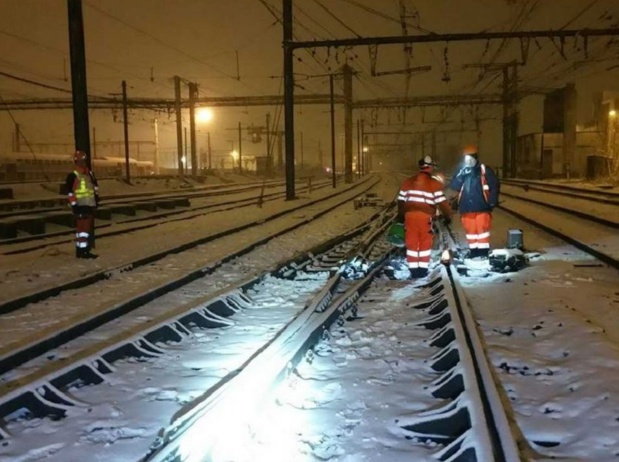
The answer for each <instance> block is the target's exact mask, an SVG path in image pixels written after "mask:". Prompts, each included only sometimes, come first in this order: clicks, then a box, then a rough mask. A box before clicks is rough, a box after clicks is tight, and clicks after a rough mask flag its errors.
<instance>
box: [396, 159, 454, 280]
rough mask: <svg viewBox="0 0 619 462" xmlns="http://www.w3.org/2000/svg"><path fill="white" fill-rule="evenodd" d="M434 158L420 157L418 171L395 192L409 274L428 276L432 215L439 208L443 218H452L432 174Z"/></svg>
mask: <svg viewBox="0 0 619 462" xmlns="http://www.w3.org/2000/svg"><path fill="white" fill-rule="evenodd" d="M435 167H436V163H435V162H434V159H432V157H430V156H425V157H423V158H422V159H421V160H419V173H418V174H417V175H415V176H413V177H411V178H409V179H407V180H406V181H405V182H404V183H403V184H402V187H401V188H400V194H399V195H398V217H399V218H400V220H403V221H404V225H405V228H406V234H405V244H406V260H407V262H408V267H409V269H410V273H411V277H413V278H422V277H425V276H427V274H428V268H429V266H430V256H431V252H432V240H433V239H432V238H433V236H432V218H433V217H434V216H435V215H436V211H437V208H439V209H440V211H441V213H442V215H443V218H444V220H445V221H446V222H447V223H449V222H450V221H451V214H452V211H451V208H450V207H449V203H448V202H447V198H446V197H445V194H444V193H443V187H444V185H443V183H441V182H440V181H439V180H437V179H436V178H434V177H433V176H432V172H433V171H434V168H435Z"/></svg>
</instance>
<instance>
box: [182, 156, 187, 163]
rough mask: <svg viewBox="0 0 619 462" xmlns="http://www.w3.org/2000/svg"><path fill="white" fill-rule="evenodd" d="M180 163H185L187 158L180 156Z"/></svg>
mask: <svg viewBox="0 0 619 462" xmlns="http://www.w3.org/2000/svg"><path fill="white" fill-rule="evenodd" d="M181 163H182V164H183V165H185V164H186V163H187V158H186V157H185V156H183V157H181Z"/></svg>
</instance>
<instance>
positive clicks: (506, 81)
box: [502, 62, 518, 178]
mask: <svg viewBox="0 0 619 462" xmlns="http://www.w3.org/2000/svg"><path fill="white" fill-rule="evenodd" d="M502 71H503V177H504V178H515V177H516V176H517V173H518V166H517V156H516V151H517V143H518V63H516V62H513V63H510V64H506V65H503V66H502Z"/></svg>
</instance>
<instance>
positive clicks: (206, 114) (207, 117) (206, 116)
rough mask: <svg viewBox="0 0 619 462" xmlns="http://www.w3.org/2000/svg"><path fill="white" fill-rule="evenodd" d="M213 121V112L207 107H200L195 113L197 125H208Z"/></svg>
mask: <svg viewBox="0 0 619 462" xmlns="http://www.w3.org/2000/svg"><path fill="white" fill-rule="evenodd" d="M211 120H213V111H212V110H211V109H210V108H207V107H201V108H199V109H198V110H197V111H196V121H198V122H199V123H203V124H205V123H208V122H210V121H211Z"/></svg>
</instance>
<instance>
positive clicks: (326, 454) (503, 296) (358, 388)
mask: <svg viewBox="0 0 619 462" xmlns="http://www.w3.org/2000/svg"><path fill="white" fill-rule="evenodd" d="M397 186H398V185H397V184H396V183H395V182H393V181H391V182H390V183H387V182H386V183H385V184H384V185H383V186H382V188H381V189H380V194H381V195H382V196H383V197H385V198H389V199H391V198H392V197H393V196H394V194H395V192H396V190H397ZM510 206H511V205H510ZM518 207H520V208H521V209H520V211H521V212H522V213H525V214H526V215H533V217H532V218H535V219H537V220H538V221H540V222H545V223H547V222H548V220H549V218H550V217H551V215H550V214H549V213H548V211H547V209H541V208H539V207H534V206H528V205H518ZM363 213H365V212H364V210H363V209H360V210H357V211H355V210H353V209H352V206H351V207H350V209H349V210H348V211H347V212H346V215H347V219H346V220H343V219H342V215H338V214H333V215H332V216H331V217H329V218H324V221H321V222H320V223H319V226H321V227H322V228H325V229H326V228H329V226H330V225H328V224H327V223H329V219H331V220H334V221H335V222H336V223H339V225H342V224H343V223H346V225H352V224H353V222H354V219H353V218H355V216H356V215H358V218H359V220H361V219H362V218H363ZM226 217H228V216H226ZM229 217H230V218H229V219H230V220H236V219H238V217H234V214H230V215H229ZM222 219H223V218H222ZM227 219H228V218H226V220H227ZM454 221H455V223H454V225H455V228H456V230H458V231H459V232H460V235H462V233H461V231H460V230H459V227H458V223H457V220H454ZM548 224H549V225H552V223H548ZM205 226H206V225H205ZM509 228H519V229H522V230H523V231H524V237H525V246H526V248H527V250H528V252H529V256H530V257H531V262H530V265H529V267H527V268H526V269H524V270H522V271H520V272H518V273H511V274H495V273H487V272H484V271H479V272H472V273H471V276H468V277H463V278H461V282H462V284H463V286H464V289H465V293H466V294H467V297H468V298H469V300H470V303H471V305H472V308H473V311H474V315H475V316H476V318H477V319H478V322H479V326H480V330H481V331H482V333H483V334H484V336H485V342H486V345H487V347H488V351H489V358H490V361H491V363H492V365H493V366H494V368H493V370H494V373H495V375H496V378H497V380H499V381H500V383H501V386H502V390H503V393H504V397H505V402H506V404H507V406H508V412H509V413H510V414H511V415H512V416H513V417H514V418H515V421H516V424H517V425H518V429H519V431H521V432H522V434H523V435H524V437H525V438H526V440H527V441H528V444H529V445H530V447H529V449H528V456H529V457H530V458H531V460H534V459H539V458H543V457H555V458H557V459H558V460H570V461H588V462H589V461H590V462H602V461H610V460H616V459H617V457H618V454H619V431H618V430H619V393H618V392H619V386H617V385H616V384H615V383H614V380H613V378H614V375H615V370H616V368H617V366H618V365H619V310H618V308H619V284H618V279H617V278H618V276H619V275H618V274H617V271H616V270H614V269H609V268H608V267H606V266H605V265H601V264H600V263H599V262H597V261H596V260H594V259H592V258H591V257H588V256H587V255H585V254H583V253H582V252H580V251H579V250H577V249H575V248H573V247H572V246H569V245H565V244H564V243H562V242H560V241H558V240H557V239H555V238H553V237H550V236H548V235H547V234H545V233H543V232H540V231H537V230H535V229H534V228H532V227H531V226H529V225H526V224H524V223H522V222H518V221H516V220H515V219H514V218H513V217H511V216H509V215H507V214H505V213H503V212H501V211H498V210H497V211H496V212H495V213H494V233H493V236H492V245H493V246H494V247H495V248H496V247H501V246H503V245H504V244H505V241H506V236H507V229H509ZM572 228H573V230H574V232H582V231H579V228H580V225H579V224H578V223H577V222H576V221H575V222H574V223H573V224H572ZM308 229H309V228H308ZM333 229H342V228H341V227H339V228H338V227H336V226H335V227H334V228H333ZM177 232H178V234H182V233H183V230H180V229H179V230H174V231H173V232H171V233H169V234H170V235H174V236H176V234H177ZM314 232H316V233H318V234H319V232H318V231H309V233H310V234H312V235H313V233H314ZM340 232H341V231H340ZM315 237H316V239H315V240H320V239H322V238H326V237H327V236H326V234H325V235H323V236H320V235H317V236H315ZM583 238H586V239H588V241H589V242H591V243H593V244H596V243H597V244H599V245H605V246H606V248H612V249H615V248H616V249H619V237H618V236H613V235H611V234H609V233H606V234H604V235H601V234H600V233H597V234H593V233H591V232H589V233H588V234H587V235H585V236H583ZM296 239H297V244H298V242H299V238H298V237H297V238H296ZM315 240H312V242H314V241H315ZM140 243H141V244H142V243H145V246H147V247H148V244H146V241H145V240H142V239H141V240H140ZM308 244H309V242H308ZM229 245H230V244H227V245H226V248H228V247H229ZM309 246H310V245H308V247H309ZM138 247H141V246H135V245H133V246H131V245H130V244H128V242H126V241H123V240H120V239H119V240H118V241H115V242H114V243H111V241H110V244H109V247H108V248H107V249H106V252H104V254H105V255H108V254H110V253H112V254H114V253H115V250H116V252H118V250H119V249H123V250H122V252H125V251H126V252H127V253H131V252H135V248H138ZM291 247H293V248H294V245H293V246H291ZM271 250H272V251H271V252H270V253H268V254H265V256H264V257H263V259H264V260H271V263H272V262H273V261H274V260H277V259H281V258H283V257H284V255H286V254H285V253H280V251H279V250H278V248H277V247H276V246H275V247H273V248H272V249H271ZM258 261H259V260H258ZM97 262H99V260H98V261H97ZM31 264H32V270H33V271H34V270H36V264H35V262H34V261H33V262H32V263H31ZM232 266H234V265H232ZM259 267H260V265H259V264H258V263H256V266H254V269H256V270H258V269H259ZM120 277H121V278H122V276H120ZM130 281H131V280H130V279H125V283H129V282H130ZM314 284H315V281H313V282H308V283H307V285H306V286H303V287H298V288H296V289H294V290H296V291H297V292H298V293H299V294H303V293H308V291H311V290H312V287H314ZM374 288H375V290H377V291H378V292H377V294H379V295H376V296H374V297H372V298H369V297H366V298H365V299H364V300H362V301H361V302H360V303H359V312H358V316H359V319H356V320H354V321H352V322H349V323H346V324H344V326H342V327H334V328H333V330H332V337H331V338H330V339H328V340H327V341H325V342H323V343H322V344H321V345H320V346H319V347H318V348H317V351H316V353H317V354H316V356H315V358H314V360H313V361H312V362H311V363H302V364H301V365H300V366H299V368H298V370H297V371H296V373H295V374H294V375H292V376H291V377H290V379H289V380H288V381H286V382H285V383H284V384H283V385H282V387H281V389H280V390H279V393H277V395H276V401H275V402H274V403H273V405H272V406H267V407H266V408H265V410H264V414H263V415H262V419H260V421H259V422H257V423H256V424H255V427H254V428H253V430H254V434H253V439H252V441H251V443H252V444H253V446H251V451H252V452H251V454H250V455H251V458H247V457H249V456H247V452H245V453H241V454H238V456H235V457H236V458H230V457H228V458H225V455H222V459H220V460H228V461H230V460H233V461H235V462H241V461H245V460H252V461H263V460H264V461H266V460H268V461H275V462H279V461H282V462H283V461H299V462H300V461H308V462H309V461H315V460H330V461H334V462H335V461H337V462H344V461H345V462H356V461H398V460H415V461H425V460H428V461H430V460H434V458H433V456H432V453H433V452H434V451H436V449H437V448H436V447H433V446H432V445H427V444H425V443H420V442H416V441H411V440H408V439H406V437H405V434H404V433H403V432H402V431H401V430H400V429H399V426H398V425H397V424H398V420H396V419H406V418H407V417H408V416H411V415H414V414H415V413H417V412H419V411H422V410H424V409H427V408H428V407H430V406H435V405H436V403H437V401H436V400H434V399H433V398H432V397H431V396H430V394H429V392H428V390H426V389H425V388H424V384H429V383H430V382H431V381H432V380H433V379H435V378H436V373H434V372H432V371H431V370H429V368H428V367H427V365H426V364H425V363H424V360H425V359H427V358H428V357H429V356H430V354H428V351H427V350H428V349H429V347H427V345H425V344H423V343H419V342H420V341H423V339H424V338H426V337H425V336H427V335H428V332H427V331H425V330H423V329H418V328H411V327H410V325H411V323H413V322H415V321H416V320H418V319H419V317H420V316H422V313H420V312H419V311H416V310H410V309H405V307H406V304H407V302H409V301H410V300H411V297H413V296H416V295H418V294H419V293H421V292H422V289H419V288H417V287H415V284H414V283H412V282H410V281H387V280H384V281H377V282H376V283H375V284H374ZM289 295H291V294H290V293H287V294H282V298H284V296H289ZM170 303H172V304H174V303H177V302H176V301H172V300H171V301H170ZM264 308H265V307H263V309H262V310H261V311H260V315H261V316H264V317H262V318H261V319H260V322H261V323H262V325H263V327H264V326H271V325H276V324H277V323H278V322H281V321H278V318H277V316H279V314H277V313H279V310H276V309H273V310H269V309H268V307H266V310H265V309H264ZM252 313H253V311H248V312H247V313H244V314H243V315H244V316H251V315H252ZM271 313H272V318H271ZM258 331H259V329H258V328H256V329H249V330H248V331H247V338H248V339H249V338H257V337H258V335H257V336H254V335H253V333H258ZM261 332H262V331H261ZM208 335H209V334H208V333H207V334H205V336H204V338H203V339H204V340H206V339H207V337H208ZM200 341H202V340H200ZM198 343H200V342H198ZM208 343H209V342H206V343H205V350H204V352H203V353H201V354H200V353H193V354H195V355H196V356H195V358H196V359H195V363H194V362H192V361H189V362H187V363H181V362H177V361H175V357H174V356H173V355H171V356H166V358H167V359H163V360H162V361H159V362H157V364H156V367H154V366H153V365H151V364H150V363H136V364H126V365H123V368H125V369H126V370H129V371H130V370H131V368H135V369H136V370H138V369H140V370H142V372H143V369H144V368H150V367H152V371H151V372H152V379H151V380H149V382H148V383H132V382H130V381H127V382H126V383H125V384H123V386H125V387H126V391H127V396H128V397H130V398H133V399H134V401H135V403H133V404H131V403H113V402H107V401H106V400H105V397H104V395H101V396H100V397H99V398H97V399H95V397H94V396H91V395H89V393H97V392H96V389H97V388H98V387H93V388H92V389H91V390H90V389H88V388H85V389H81V390H79V392H76V393H79V394H80V397H81V398H82V399H84V400H85V401H86V402H88V403H92V406H90V407H87V408H86V410H82V409H80V410H79V411H78V412H80V413H82V414H83V415H81V416H78V417H79V418H78V419H76V420H72V422H76V423H71V427H70V428H68V429H67V428H64V427H63V423H62V421H59V422H50V421H48V420H35V421H33V422H31V423H29V424H28V425H29V429H28V430H27V432H26V433H25V435H26V437H25V440H20V442H19V444H18V445H12V444H11V443H9V444H8V445H7V446H5V447H0V455H3V457H4V458H0V460H3V461H7V462H8V461H17V460H19V461H32V460H62V461H76V462H77V461H81V460H106V461H107V460H118V461H124V460H127V461H129V460H134V458H132V457H133V456H134V455H135V453H132V452H131V451H130V450H127V451H125V449H126V448H128V447H130V446H131V445H132V444H133V443H135V442H136V441H138V445H137V446H135V447H143V444H144V442H145V441H146V440H147V439H148V437H150V436H152V432H153V431H154V430H155V429H156V425H155V424H152V425H151V426H145V424H144V423H140V422H143V419H139V418H138V416H139V415H140V414H141V413H142V412H147V411H146V410H145V409H146V407H144V410H143V408H142V407H141V406H139V403H147V402H148V403H151V404H150V405H149V407H148V409H150V410H149V411H148V412H151V411H152V410H153V409H155V413H157V412H159V410H160V411H161V412H163V413H165V412H168V411H169V410H170V409H172V408H174V409H176V408H177V407H178V406H179V405H180V404H182V403H183V402H186V400H187V399H190V398H191V397H192V396H195V393H197V392H198V390H199V389H200V387H202V386H204V384H206V383H207V382H208V378H204V377H201V376H200V372H199V370H200V369H201V368H202V367H203V365H204V361H217V358H218V357H220V356H225V355H228V354H230V352H231V350H229V349H226V348H223V347H221V348H220V349H218V350H213V349H212V348H209V345H208ZM183 348H184V346H183ZM196 351H198V352H199V351H200V350H196ZM213 355H214V356H213ZM194 366H195V367H194ZM192 367H194V368H193V369H192ZM196 369H198V370H196ZM123 377H124V375H123ZM175 378H178V379H177V380H175ZM123 380H124V379H123ZM181 382H182V383H181ZM411 383H415V386H414V387H411V385H410V384H411ZM128 401H129V400H128ZM151 406H152V407H151ZM88 409H91V410H90V411H88ZM164 411H165V412H164ZM88 414H90V415H88ZM148 416H152V414H147V415H146V417H148ZM157 417H158V418H159V417H160V416H159V415H157ZM81 419H84V420H81ZM77 422H79V423H77ZM65 431H67V432H68V435H66V436H65V433H64V432H65ZM535 442H540V443H544V444H546V445H548V444H553V445H554V446H553V447H544V446H539V445H537V444H536V443H535ZM248 444H249V442H248ZM555 444H556V445H555ZM86 454H87V456H86ZM84 457H85V458H84Z"/></svg>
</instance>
